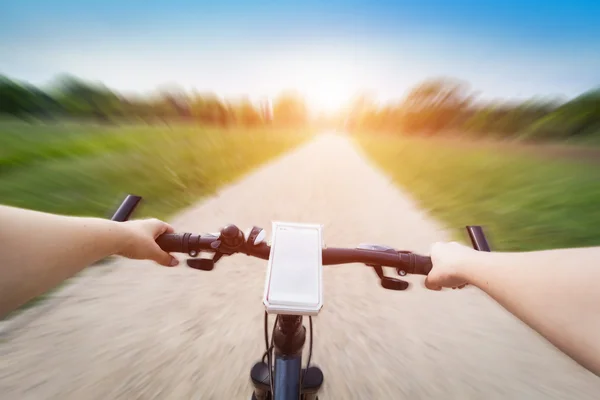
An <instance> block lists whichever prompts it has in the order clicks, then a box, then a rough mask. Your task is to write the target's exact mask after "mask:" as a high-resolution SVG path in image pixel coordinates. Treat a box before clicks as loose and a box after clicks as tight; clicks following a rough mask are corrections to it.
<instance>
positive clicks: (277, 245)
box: [263, 222, 323, 315]
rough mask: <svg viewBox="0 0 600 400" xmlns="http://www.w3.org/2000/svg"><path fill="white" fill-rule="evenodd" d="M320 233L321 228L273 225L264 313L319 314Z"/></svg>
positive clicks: (320, 276)
mask: <svg viewBox="0 0 600 400" xmlns="http://www.w3.org/2000/svg"><path fill="white" fill-rule="evenodd" d="M322 230H323V229H322V225H315V224H299V223H286V222H273V234H272V238H271V253H270V255H269V263H268V267H267V279H266V283H265V292H264V297H263V303H264V304H265V307H266V310H267V313H269V314H291V315H317V314H318V313H319V310H320V309H321V307H322V306H323V262H322V250H323V236H322Z"/></svg>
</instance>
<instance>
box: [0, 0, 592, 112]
mask: <svg viewBox="0 0 600 400" xmlns="http://www.w3.org/2000/svg"><path fill="white" fill-rule="evenodd" d="M598 21H600V1H577V0H573V1H570V2H555V1H551V0H547V1H533V0H522V1H515V0H502V1H498V2H494V3H489V2H485V1H483V0H480V1H466V0H448V1H442V0H424V1H411V2H404V1H379V0H372V1H362V0H361V1H359V0H349V1H338V0H333V1H326V0H322V1H314V0H304V1H298V2H286V1H260V0H256V1H249V2H243V1H234V0H220V1H218V0H217V1H214V0H213V1H210V2H206V1H199V0H196V1H183V0H180V1H175V0H173V1H151V0H145V1H140V0H128V1H123V0H119V1H115V0H105V1H94V2H91V1H84V0H79V1H70V0H60V1H52V0H43V1H41V0H40V1H34V0H8V1H7V0H4V1H3V2H2V5H0V73H3V74H6V75H9V76H11V77H15V78H18V79H23V80H27V81H31V82H34V83H45V82H48V81H49V80H50V79H51V78H52V77H53V76H55V75H57V74H58V73H61V72H69V73H73V74H75V75H78V76H81V77H83V78H88V79H95V80H101V81H103V82H105V83H106V84H107V85H109V86H111V87H113V88H115V89H118V90H123V91H137V92H140V91H148V90H152V89H153V88H156V87H157V86H158V85H161V84H165V83H179V84H181V85H182V86H184V87H186V88H192V87H193V88H196V89H197V90H199V91H201V92H205V91H212V92H216V93H218V94H221V95H224V96H237V95H241V94H249V95H250V96H252V97H254V98H258V97H260V96H264V95H269V96H272V95H275V94H277V93H278V92H279V91H281V90H282V89H297V90H299V91H300V92H302V93H304V94H305V95H306V96H307V98H308V99H309V100H310V101H311V102H313V103H314V104H317V105H319V106H322V107H325V108H333V107H335V106H337V105H339V103H341V102H343V101H344V100H345V99H347V98H348V97H350V96H352V95H353V94H355V93H356V92H358V91H361V90H368V91H371V92H372V93H373V94H375V95H376V96H377V97H379V98H381V99H383V100H387V99H393V98H401V97H402V96H403V95H404V93H405V91H406V90H407V89H409V88H410V87H411V86H412V85H414V84H416V83H418V82H419V81H420V80H422V79H425V78H427V77H430V76H437V75H450V76H454V77H458V78H462V79H465V80H467V81H469V82H470V83H471V84H472V86H473V87H474V88H475V89H477V90H480V91H481V92H483V94H485V96H486V97H493V98H495V97H504V98H525V97H530V96H533V95H565V96H569V97H571V96H574V95H577V94H579V93H581V92H583V91H585V90H588V89H590V88H592V87H594V86H597V85H599V84H600V23H598Z"/></svg>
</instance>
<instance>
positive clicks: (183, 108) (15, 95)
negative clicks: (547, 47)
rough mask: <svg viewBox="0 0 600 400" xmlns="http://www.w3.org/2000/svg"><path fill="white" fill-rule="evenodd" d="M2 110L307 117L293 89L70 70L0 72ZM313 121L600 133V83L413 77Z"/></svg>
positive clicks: (364, 127)
mask: <svg viewBox="0 0 600 400" xmlns="http://www.w3.org/2000/svg"><path fill="white" fill-rule="evenodd" d="M2 114H8V115H12V116H15V117H19V118H23V119H32V118H41V119H57V118H63V117H67V118H75V119H86V120H89V119H92V120H95V121H101V122H106V123H111V122H116V121H121V120H135V121H144V122H147V123H154V122H157V121H162V122H166V121H171V120H175V119H176V120H177V121H182V120H184V121H191V122H199V123H202V124H212V125H219V126H229V125H233V124H237V125H244V126H258V125H261V124H265V123H276V124H285V125H303V124H307V123H308V121H309V113H308V109H307V106H306V104H305V102H304V100H303V98H302V97H301V96H300V95H298V94H297V93H295V92H284V93H282V94H281V95H280V96H279V97H278V98H277V99H276V100H275V101H274V102H273V104H272V106H271V105H269V106H268V107H266V104H255V103H252V102H251V101H250V100H249V99H247V98H241V99H237V100H224V99H221V98H219V97H217V96H216V95H213V94H200V93H197V92H188V91H185V90H183V89H181V88H178V87H176V86H163V87H160V88H158V90H157V91H156V93H154V94H152V95H146V96H133V95H123V94H119V93H117V92H115V91H113V90H110V89H109V88H107V87H106V86H104V85H102V84H100V83H93V82H87V81H84V80H81V79H78V78H76V77H74V76H70V75H63V76H60V77H58V78H57V79H55V80H54V82H53V83H52V84H50V85H48V88H45V89H42V88H40V87H37V86H34V85H30V84H27V83H23V82H18V81H16V80H13V79H10V78H7V77H2V76H0V115H2ZM332 121H333V122H332ZM314 122H315V121H313V123H314ZM316 123H317V124H318V123H321V124H322V125H324V126H325V125H327V126H329V125H331V124H332V123H333V124H336V125H337V126H342V127H343V128H344V129H346V130H349V131H361V132H364V131H370V132H387V133H393V134H418V135H429V136H433V135H448V134H456V133H460V134H462V135H464V134H470V135H473V136H478V137H481V136H486V137H497V138H520V139H523V138H524V139H531V140H537V139H542V140H543V139H553V140H556V139H569V138H576V137H581V138H585V137H592V136H595V137H598V138H599V139H600V88H596V89H594V90H590V91H588V92H586V93H584V94H582V95H580V96H578V97H576V98H574V99H572V100H570V101H564V100H560V99H542V98H533V99H531V100H528V101H522V102H501V101H487V102H486V101H483V100H481V99H479V98H478V94H477V93H476V92H474V91H473V90H471V88H470V86H469V85H468V84H467V83H466V82H464V81H461V80H458V79H453V78H434V79H430V80H426V81H424V82H422V83H420V84H418V85H417V86H415V87H414V88H413V89H412V90H410V91H409V92H408V94H407V95H406V96H405V97H404V98H403V99H402V100H401V101H398V102H390V103H387V104H377V103H376V102H375V101H373V100H372V99H370V98H369V96H366V95H363V96H359V97H358V98H357V99H356V100H355V101H354V102H353V103H352V104H351V105H350V107H348V108H347V109H346V111H345V112H342V113H341V114H340V115H338V116H336V117H334V118H332V117H331V116H330V117H328V118H323V117H321V118H317V119H316Z"/></svg>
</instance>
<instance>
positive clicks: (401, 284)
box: [369, 265, 409, 290]
mask: <svg viewBox="0 0 600 400" xmlns="http://www.w3.org/2000/svg"><path fill="white" fill-rule="evenodd" d="M369 266H370V267H373V270H374V271H375V273H376V274H377V276H378V277H379V282H380V284H381V287H383V288H384V289H388V290H406V289H408V286H409V283H408V282H406V281H403V280H402V279H397V278H392V277H389V276H385V275H384V273H383V267H382V266H381V265H369Z"/></svg>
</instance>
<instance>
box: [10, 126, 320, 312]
mask: <svg viewBox="0 0 600 400" xmlns="http://www.w3.org/2000/svg"><path fill="white" fill-rule="evenodd" d="M309 137H310V132H309V131H307V130H291V129H290V130H287V131H286V130H281V129H279V130H277V131H274V130H272V129H269V128H256V129H244V128H230V129H216V128H205V127H198V126H175V127H168V126H160V127H149V126H125V127H118V126H111V127H102V126H89V125H88V126H86V125H77V124H64V125H60V124H59V125H30V124H24V123H14V122H11V123H2V124H0V204H4V205H11V206H16V207H22V208H28V209H33V210H38V211H45V212H51V213H57V214H64V215H80V216H94V217H105V218H109V217H110V216H111V215H112V213H113V212H114V211H115V210H116V208H117V207H118V205H119V204H120V201H121V200H122V199H123V198H124V197H125V195H127V194H136V195H140V196H142V197H143V198H144V199H143V202H142V204H141V205H140V207H139V210H136V213H135V217H136V218H139V217H150V216H151V217H157V218H161V219H165V218H168V217H169V216H170V215H171V214H173V213H174V212H176V211H178V210H179V209H181V208H183V207H186V206H188V205H191V204H193V203H195V202H197V201H198V200H200V199H201V198H203V197H205V196H207V195H210V194H212V193H214V192H215V190H216V189H218V188H219V187H220V186H222V185H224V184H226V183H229V182H231V181H232V180H234V179H236V178H238V177H240V176H242V175H243V174H245V173H247V172H249V171H250V170H251V169H253V168H255V167H257V166H259V165H260V164H262V163H263V162H265V161H267V160H268V159H271V158H273V157H275V156H278V155H280V154H282V153H283V152H285V151H286V150H289V149H291V148H293V147H294V146H296V145H298V144H300V143H301V142H303V141H304V140H306V139H308V138H309ZM32 251H35V249H32ZM61 286H62V285H61ZM61 286H59V287H57V288H54V289H52V290H51V291H49V292H47V293H45V294H43V295H41V296H39V297H37V298H35V299H33V300H31V301H30V302H29V303H27V304H25V305H23V306H22V307H21V308H20V309H19V310H17V311H15V312H14V313H12V314H11V315H9V316H8V317H7V318H9V317H13V316H15V315H16V314H18V313H19V312H21V311H23V310H25V309H28V308H31V307H33V306H35V305H37V304H39V303H40V302H42V301H43V300H45V299H47V298H48V297H49V296H51V294H52V293H53V292H54V291H56V290H57V289H58V288H60V287H61Z"/></svg>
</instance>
